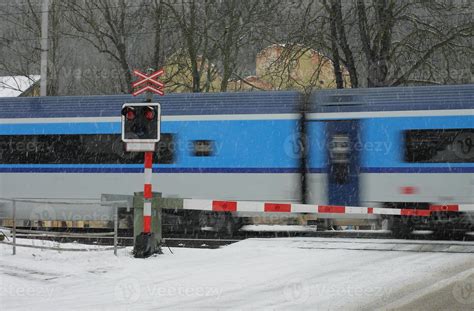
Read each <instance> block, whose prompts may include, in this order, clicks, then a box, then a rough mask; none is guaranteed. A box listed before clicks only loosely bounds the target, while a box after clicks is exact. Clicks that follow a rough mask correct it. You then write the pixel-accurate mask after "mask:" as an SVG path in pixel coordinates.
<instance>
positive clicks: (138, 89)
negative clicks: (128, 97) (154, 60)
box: [132, 69, 165, 96]
mask: <svg viewBox="0 0 474 311" xmlns="http://www.w3.org/2000/svg"><path fill="white" fill-rule="evenodd" d="M163 73H164V71H163V69H160V70H158V71H155V72H154V73H152V74H149V75H147V74H146V73H143V72H140V71H138V70H134V71H133V74H134V75H135V76H137V77H138V80H137V81H135V82H133V83H132V88H133V89H135V91H134V92H133V93H132V95H133V96H137V95H140V94H142V93H144V92H146V91H149V92H152V93H155V94H158V95H161V96H163V95H164V94H165V93H164V91H163V88H164V87H165V85H164V84H163V83H162V82H161V81H159V80H158V77H159V76H161V75H162V74H163Z"/></svg>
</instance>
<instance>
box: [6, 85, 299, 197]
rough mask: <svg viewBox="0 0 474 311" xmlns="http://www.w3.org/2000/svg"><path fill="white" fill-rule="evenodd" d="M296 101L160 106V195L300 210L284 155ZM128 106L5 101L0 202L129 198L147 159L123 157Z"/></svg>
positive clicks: (80, 100) (101, 101) (83, 100)
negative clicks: (283, 204) (294, 204)
mask: <svg viewBox="0 0 474 311" xmlns="http://www.w3.org/2000/svg"><path fill="white" fill-rule="evenodd" d="M299 98H300V95H299V94H298V93H296V92H267V93H227V94H225V93H223V94H171V95H166V96H164V97H162V98H159V101H160V103H161V106H162V125H161V132H162V141H161V142H160V143H159V144H158V147H157V153H156V157H155V160H154V162H155V164H154V166H153V172H154V173H155V175H154V178H153V189H154V190H155V191H159V192H162V193H164V195H166V196H179V197H188V198H216V199H219V198H222V199H244V200H280V201H297V200H299V190H298V184H297V181H298V180H299V174H298V171H299V170H298V167H299V164H298V159H297V158H294V157H292V156H291V155H290V156H288V155H287V153H285V142H286V141H288V140H289V139H291V138H292V137H293V136H292V135H293V134H294V132H295V128H296V123H297V120H298V114H297V105H298V102H299ZM138 101H143V99H138V98H132V97H131V96H125V95H124V96H92V97H47V98H7V99H0V107H1V109H0V154H1V160H0V197H17V198H22V197H23V198H24V197H28V198H81V199H85V198H93V199H98V198H100V195H101V194H102V193H114V194H132V193H133V192H134V191H141V188H142V186H141V185H142V184H143V173H142V172H143V155H142V154H139V153H125V152H124V145H123V143H122V142H121V138H120V130H121V127H120V111H121V107H122V105H123V104H124V103H125V102H138Z"/></svg>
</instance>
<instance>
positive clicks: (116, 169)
mask: <svg viewBox="0 0 474 311" xmlns="http://www.w3.org/2000/svg"><path fill="white" fill-rule="evenodd" d="M143 101H144V98H141V97H132V96H130V95H111V96H64V97H19V98H1V99H0V107H1V109H0V198H13V197H15V198H42V199H51V200H52V199H62V198H75V199H78V200H89V199H97V198H100V196H101V195H102V194H104V193H113V194H122V195H129V194H132V193H133V192H134V191H140V190H141V188H140V187H141V185H142V184H143V155H142V154H141V153H130V152H125V148H124V143H123V142H122V141H121V135H120V134H121V132H120V131H121V125H120V124H121V115H120V112H121V108H122V105H123V104H124V103H138V102H143ZM156 101H157V102H159V103H160V104H161V111H162V120H161V140H160V142H159V143H158V144H157V146H156V152H155V158H154V165H153V172H154V173H155V174H154V178H153V189H158V191H159V192H161V193H162V194H163V196H167V197H181V198H195V199H217V200H218V199H222V200H249V201H275V202H304V203H309V204H328V205H344V206H369V207H391V208H404V207H407V206H408V207H410V208H415V209H426V208H428V207H429V205H430V204H463V203H466V204H470V203H474V191H473V185H474V174H473V173H474V145H473V144H474V143H473V142H474V126H473V125H474V113H473V112H474V85H472V84H470V85H446V86H417V87H396V88H367V89H362V88H361V89H332V90H317V91H314V92H313V93H312V94H309V95H308V94H301V93H299V92H296V91H265V92H259V91H255V92H232V93H186V94H168V95H166V96H163V97H160V98H157V99H156ZM78 208H80V207H78ZM446 214H449V213H446ZM454 216H455V217H454ZM466 219H467V220H466ZM473 223H474V221H473V220H472V217H471V216H470V215H464V214H460V213H458V214H456V215H451V214H449V215H438V216H437V217H436V219H435V218H430V219H428V220H427V221H420V222H416V223H410V222H408V221H404V220H403V219H390V224H391V225H390V226H391V227H392V229H393V230H397V232H399V233H401V232H405V231H407V230H413V229H415V227H420V228H421V227H423V228H430V229H432V230H435V231H437V232H441V233H443V232H445V231H446V230H447V229H446V228H450V229H452V228H454V227H456V230H461V231H467V230H472V228H473Z"/></svg>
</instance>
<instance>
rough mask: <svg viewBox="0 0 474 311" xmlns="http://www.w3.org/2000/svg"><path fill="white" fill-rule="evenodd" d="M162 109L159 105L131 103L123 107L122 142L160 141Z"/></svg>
mask: <svg viewBox="0 0 474 311" xmlns="http://www.w3.org/2000/svg"><path fill="white" fill-rule="evenodd" d="M160 119H161V108H160V104H158V103H141V104H137V103H130V104H124V105H123V106H122V141H123V142H126V143H157V142H159V141H160Z"/></svg>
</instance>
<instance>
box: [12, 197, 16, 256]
mask: <svg viewBox="0 0 474 311" xmlns="http://www.w3.org/2000/svg"><path fill="white" fill-rule="evenodd" d="M12 202H13V203H12V206H13V255H16V201H15V200H13V201H12Z"/></svg>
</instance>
